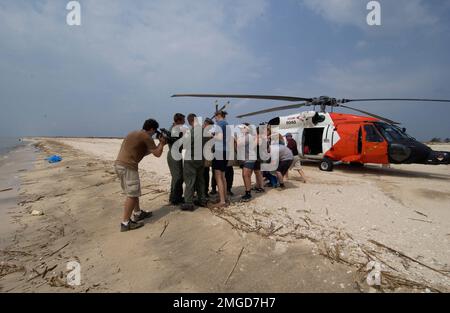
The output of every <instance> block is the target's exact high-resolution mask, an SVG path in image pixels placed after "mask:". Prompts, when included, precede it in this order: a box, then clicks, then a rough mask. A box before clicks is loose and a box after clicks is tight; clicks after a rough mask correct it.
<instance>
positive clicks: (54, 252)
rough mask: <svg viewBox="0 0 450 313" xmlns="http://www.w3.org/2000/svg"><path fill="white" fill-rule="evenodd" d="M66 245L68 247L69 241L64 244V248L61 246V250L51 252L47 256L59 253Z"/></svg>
mask: <svg viewBox="0 0 450 313" xmlns="http://www.w3.org/2000/svg"><path fill="white" fill-rule="evenodd" d="M68 245H70V241H69V242H68V243H66V244H65V245H64V246H62V247H61V248H59V249H58V250H55V251H53V252H52V253H50V254H49V255H48V256H53V255H55V254H56V253H58V252H59V251H61V250H62V249H64V248H65V247H67V246H68Z"/></svg>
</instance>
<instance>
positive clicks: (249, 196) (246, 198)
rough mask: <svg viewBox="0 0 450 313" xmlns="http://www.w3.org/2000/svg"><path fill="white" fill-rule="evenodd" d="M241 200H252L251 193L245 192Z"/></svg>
mask: <svg viewBox="0 0 450 313" xmlns="http://www.w3.org/2000/svg"><path fill="white" fill-rule="evenodd" d="M241 200H242V201H243V202H248V201H250V200H252V195H251V194H249V193H246V194H245V195H243V196H242V198H241Z"/></svg>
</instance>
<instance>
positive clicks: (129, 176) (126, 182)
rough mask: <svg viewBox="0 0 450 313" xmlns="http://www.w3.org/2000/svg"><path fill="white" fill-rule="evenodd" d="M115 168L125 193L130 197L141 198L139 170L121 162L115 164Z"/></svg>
mask: <svg viewBox="0 0 450 313" xmlns="http://www.w3.org/2000/svg"><path fill="white" fill-rule="evenodd" d="M114 168H115V170H116V173H117V176H118V177H119V179H120V186H121V187H122V191H123V193H124V194H125V195H126V196H127V197H130V198H139V197H140V196H141V181H140V179H139V172H138V171H136V170H134V169H131V168H128V167H125V166H122V165H119V164H115V165H114Z"/></svg>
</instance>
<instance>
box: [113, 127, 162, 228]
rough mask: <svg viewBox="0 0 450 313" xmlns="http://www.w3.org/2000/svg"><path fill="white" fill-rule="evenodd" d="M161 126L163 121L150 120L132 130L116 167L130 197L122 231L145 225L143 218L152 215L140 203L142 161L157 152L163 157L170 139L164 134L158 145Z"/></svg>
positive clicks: (124, 214)
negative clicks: (158, 133) (139, 166)
mask: <svg viewBox="0 0 450 313" xmlns="http://www.w3.org/2000/svg"><path fill="white" fill-rule="evenodd" d="M158 128H159V124H158V122H157V121H156V120H154V119H149V120H146V121H145V123H144V126H143V127H142V130H138V131H133V132H131V133H129V134H128V135H127V136H126V137H125V139H124V140H123V142H122V146H121V147H120V151H119V155H118V156H117V160H116V162H115V165H114V167H115V170H116V173H117V176H118V177H119V179H120V185H121V187H122V191H123V192H124V193H125V195H126V197H127V198H126V200H125V208H124V211H123V221H122V223H121V224H120V231H121V232H125V231H129V230H134V229H137V228H140V227H142V226H144V224H142V222H140V221H142V220H144V219H146V218H149V217H151V216H152V213H151V212H147V211H142V210H141V208H140V206H139V197H140V196H141V183H140V179H139V170H138V164H139V162H141V160H142V159H143V158H144V157H145V156H147V155H149V154H153V155H154V156H155V157H157V158H159V157H161V154H162V152H163V148H164V145H165V144H166V140H165V139H164V138H163V137H160V138H159V140H160V141H159V144H158V146H156V144H155V142H154V141H153V139H152V137H153V135H154V134H155V133H157V131H158Z"/></svg>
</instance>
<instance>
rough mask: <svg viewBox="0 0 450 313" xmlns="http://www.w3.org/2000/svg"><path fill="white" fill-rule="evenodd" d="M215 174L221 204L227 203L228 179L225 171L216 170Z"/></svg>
mask: <svg viewBox="0 0 450 313" xmlns="http://www.w3.org/2000/svg"><path fill="white" fill-rule="evenodd" d="M214 176H215V177H216V183H217V189H218V192H219V199H220V203H219V204H223V205H224V204H226V193H227V181H226V179H225V173H224V172H222V171H218V170H215V171H214Z"/></svg>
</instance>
